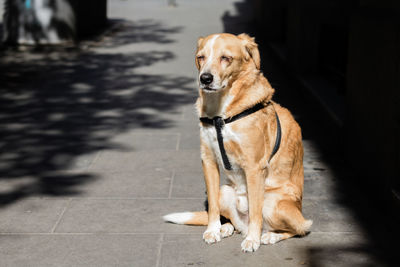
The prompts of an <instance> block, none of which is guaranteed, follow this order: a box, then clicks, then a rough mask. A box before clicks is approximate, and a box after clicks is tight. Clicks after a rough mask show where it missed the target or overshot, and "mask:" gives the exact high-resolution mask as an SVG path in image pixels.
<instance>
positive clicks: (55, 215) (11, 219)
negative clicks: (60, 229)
mask: <svg viewBox="0 0 400 267" xmlns="http://www.w3.org/2000/svg"><path fill="white" fill-rule="evenodd" d="M68 202H69V200H68V199H51V200H49V199H40V198H28V199H24V200H22V201H20V202H17V203H12V204H10V205H9V206H7V208H4V207H3V208H0V233H51V232H52V231H53V230H54V227H55V226H56V224H57V223H58V221H59V219H60V218H61V215H62V214H63V212H64V211H65V209H66V207H67V205H68Z"/></svg>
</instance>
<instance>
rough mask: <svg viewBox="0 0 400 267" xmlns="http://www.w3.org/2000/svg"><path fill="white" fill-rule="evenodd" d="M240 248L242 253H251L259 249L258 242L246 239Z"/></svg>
mask: <svg viewBox="0 0 400 267" xmlns="http://www.w3.org/2000/svg"><path fill="white" fill-rule="evenodd" d="M241 246H242V251H243V252H253V251H256V250H257V249H258V248H259V247H260V241H258V240H254V239H251V238H248V237H246V239H245V240H243V242H242V245H241Z"/></svg>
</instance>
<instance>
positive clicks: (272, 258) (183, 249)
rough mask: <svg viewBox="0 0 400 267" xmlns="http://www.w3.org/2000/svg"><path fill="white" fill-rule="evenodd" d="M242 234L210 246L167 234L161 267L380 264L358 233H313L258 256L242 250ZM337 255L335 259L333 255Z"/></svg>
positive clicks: (268, 248) (268, 247) (196, 239)
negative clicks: (371, 254)
mask: <svg viewBox="0 0 400 267" xmlns="http://www.w3.org/2000/svg"><path fill="white" fill-rule="evenodd" d="M242 239H243V238H242V237H241V236H240V235H234V236H232V237H229V238H225V239H223V240H222V241H221V242H219V243H217V244H213V245H207V244H205V243H204V242H202V241H201V240H200V238H199V237H198V236H196V235H194V234H190V235H178V234H167V235H166V236H165V238H164V246H163V248H162V254H161V266H349V267H350V266H372V265H373V264H374V263H375V264H376V263H379V261H377V260H376V259H374V258H373V257H372V256H370V255H366V254H365V253H364V252H365V250H368V246H367V243H366V241H365V240H363V238H362V237H361V236H360V235H359V234H349V233H311V234H309V235H308V236H305V237H302V238H292V239H289V240H285V241H282V242H279V243H277V244H274V245H262V246H261V247H260V249H259V250H258V251H257V253H255V254H251V255H249V254H245V253H242V252H241V251H240V243H241V241H242ZM333 255H334V256H333Z"/></svg>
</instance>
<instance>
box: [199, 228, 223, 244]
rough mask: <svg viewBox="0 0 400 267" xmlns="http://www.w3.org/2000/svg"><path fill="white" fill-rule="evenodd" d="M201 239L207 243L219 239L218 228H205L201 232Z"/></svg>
mask: <svg viewBox="0 0 400 267" xmlns="http://www.w3.org/2000/svg"><path fill="white" fill-rule="evenodd" d="M203 239H204V241H205V242H206V243H207V244H212V243H215V242H219V241H221V233H220V230H219V229H218V230H206V231H205V232H204V234H203Z"/></svg>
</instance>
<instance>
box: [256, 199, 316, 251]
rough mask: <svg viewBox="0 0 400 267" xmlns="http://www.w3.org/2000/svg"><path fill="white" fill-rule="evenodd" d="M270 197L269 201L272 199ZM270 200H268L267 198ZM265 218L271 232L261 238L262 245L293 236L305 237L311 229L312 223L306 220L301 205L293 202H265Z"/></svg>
mask: <svg viewBox="0 0 400 267" xmlns="http://www.w3.org/2000/svg"><path fill="white" fill-rule="evenodd" d="M271 196H272V194H271V195H269V200H271V199H272V197H271ZM266 200H268V198H266ZM263 216H264V219H265V221H266V222H267V224H268V225H269V232H267V233H264V234H263V235H262V236H261V243H262V244H274V243H276V242H279V241H281V240H284V239H288V238H290V237H292V236H295V235H299V236H303V235H305V234H306V232H307V231H308V229H309V228H310V226H311V224H312V221H311V220H306V219H304V217H303V215H302V214H301V211H300V204H299V203H297V202H295V201H293V200H285V199H283V200H279V199H276V201H275V203H271V202H269V203H268V202H265V203H264V209H263Z"/></svg>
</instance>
